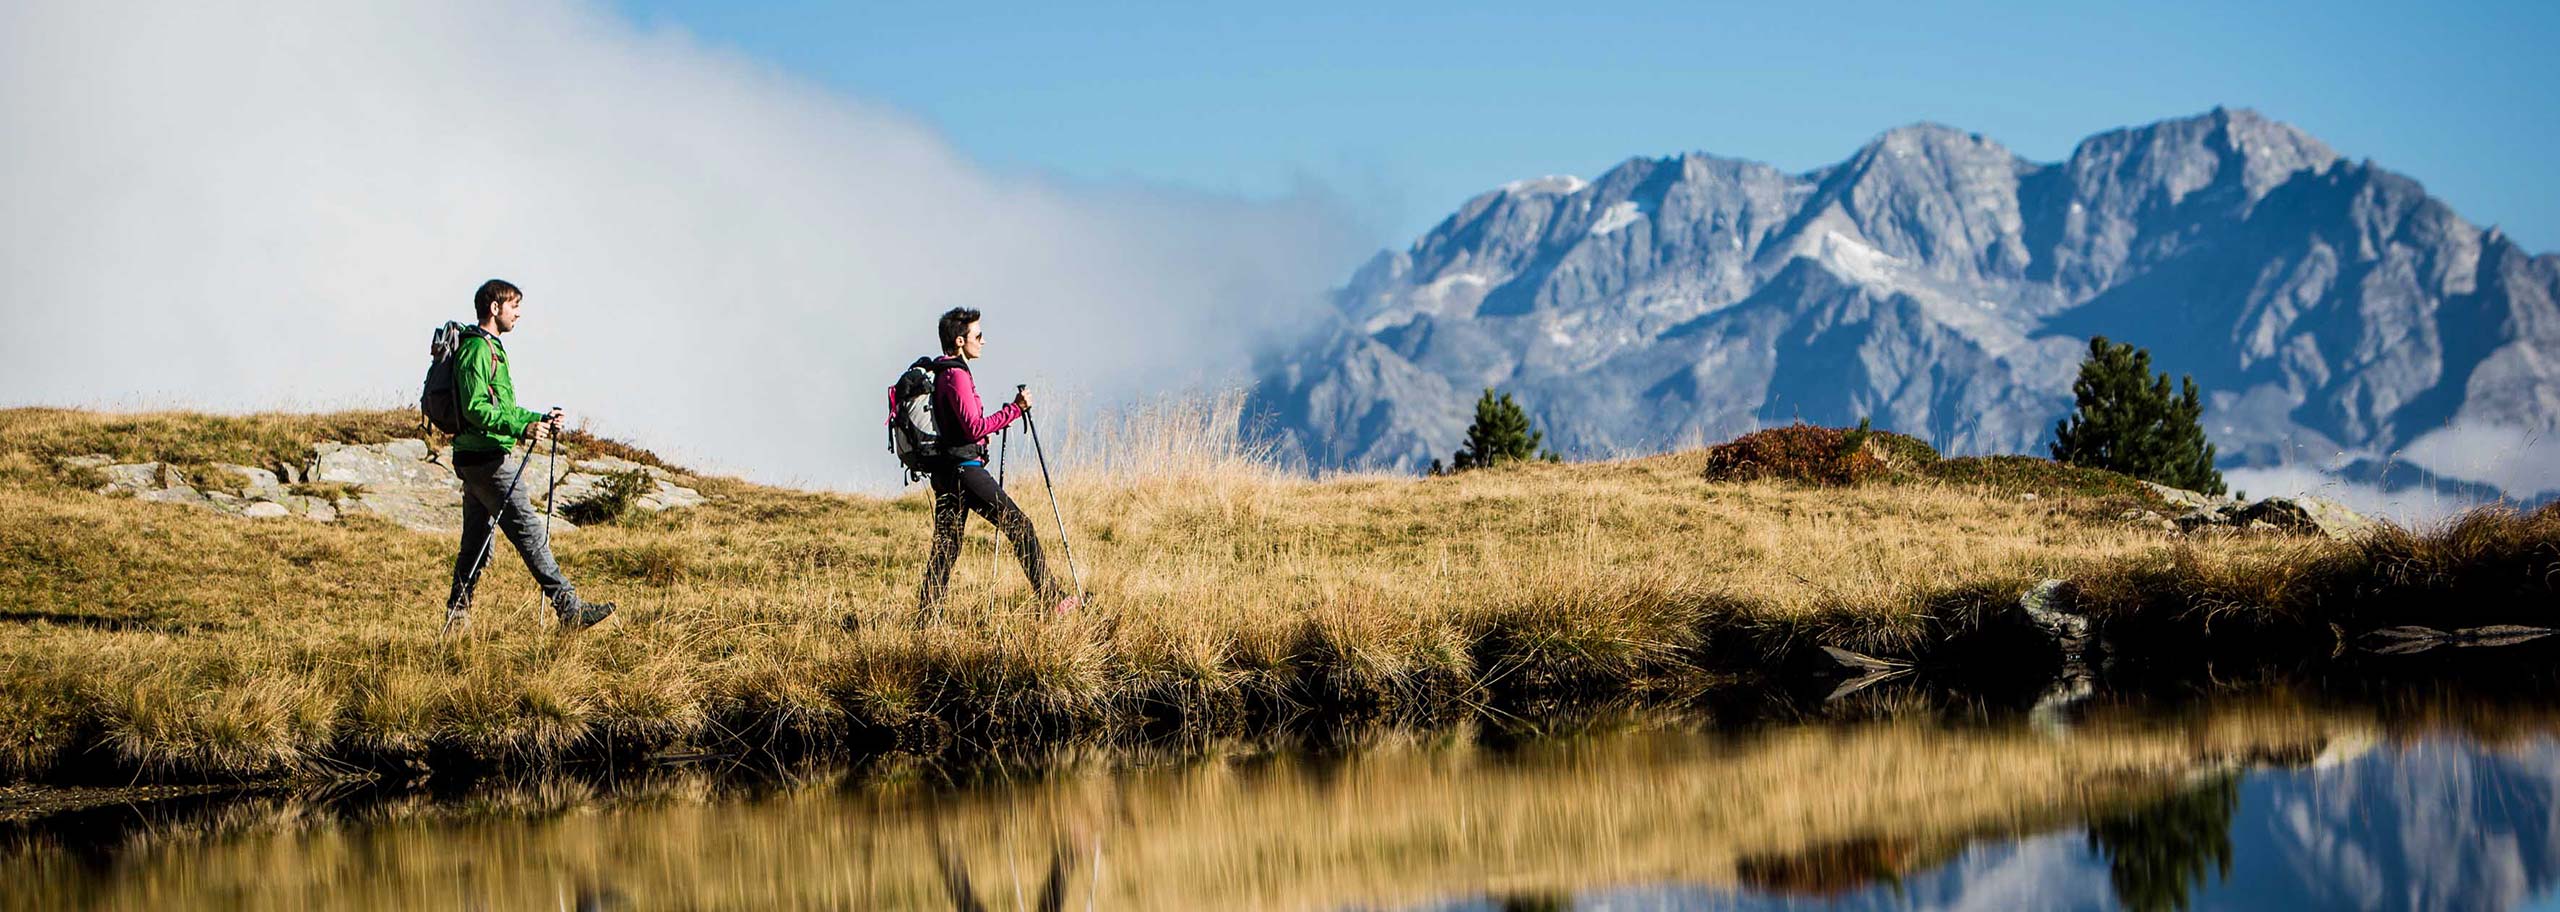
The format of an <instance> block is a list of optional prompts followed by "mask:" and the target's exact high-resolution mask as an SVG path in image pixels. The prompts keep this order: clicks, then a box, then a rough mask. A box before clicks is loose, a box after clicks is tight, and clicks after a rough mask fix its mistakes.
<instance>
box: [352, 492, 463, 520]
mask: <svg viewBox="0 0 2560 912" xmlns="http://www.w3.org/2000/svg"><path fill="white" fill-rule="evenodd" d="M351 506H352V507H353V509H350V507H351ZM338 512H339V513H341V514H345V513H350V512H355V513H371V514H373V515H376V516H380V517H382V518H384V519H387V520H390V521H391V522H392V523H393V524H395V525H398V526H400V527H401V528H404V529H410V530H413V531H418V532H460V531H462V489H461V488H460V487H459V486H456V487H453V488H443V487H429V486H418V485H406V486H385V487H382V488H373V487H370V486H368V487H367V488H366V489H365V491H364V493H362V494H358V495H356V496H355V497H354V498H353V499H352V500H347V501H340V502H339V504H338Z"/></svg>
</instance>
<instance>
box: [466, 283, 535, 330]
mask: <svg viewBox="0 0 2560 912" xmlns="http://www.w3.org/2000/svg"><path fill="white" fill-rule="evenodd" d="M523 299H524V290H523V289H520V288H517V287H516V286H515V283H513V282H509V281H507V280H505V279H490V280H489V281H486V282H482V283H480V290H479V291H476V292H473V293H472V294H471V309H472V310H473V311H475V312H476V313H477V314H478V316H479V317H480V319H483V320H486V319H489V312H490V311H493V310H496V309H497V308H498V302H500V301H506V300H519V301H520V300H523Z"/></svg>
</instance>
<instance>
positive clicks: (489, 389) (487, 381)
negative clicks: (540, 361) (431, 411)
mask: <svg viewBox="0 0 2560 912" xmlns="http://www.w3.org/2000/svg"><path fill="white" fill-rule="evenodd" d="M453 392H454V395H455V396H456V397H458V398H460V399H461V400H462V433H461V434H460V435H459V436H456V437H454V438H453V448H454V450H455V451H456V452H463V451H472V452H488V451H496V452H505V451H507V450H511V449H514V448H515V445H516V441H517V440H519V439H522V438H523V437H524V432H525V429H527V428H530V427H532V426H533V423H534V422H537V421H541V420H542V413H540V412H535V411H531V410H528V409H522V408H518V407H516V381H515V378H513V377H510V376H508V375H507V346H506V344H505V343H502V342H499V341H498V337H496V336H492V335H489V334H487V333H481V332H469V333H464V334H463V336H462V350H461V352H459V353H458V354H457V355H455V357H454V362H453Z"/></svg>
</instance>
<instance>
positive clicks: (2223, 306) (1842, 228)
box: [1252, 108, 2560, 471]
mask: <svg viewBox="0 0 2560 912" xmlns="http://www.w3.org/2000/svg"><path fill="white" fill-rule="evenodd" d="M2555 299H2560V255H2554V254H2548V253H2546V254H2534V253H2531V252H2528V251H2524V250H2523V249H2522V248H2520V247H2518V246H2516V245H2515V244H2514V243H2513V241H2512V240H2510V239H2508V238H2507V237H2506V236H2505V235H2504V234H2503V233H2502V232H2500V231H2498V230H2497V229H2496V228H2494V227H2491V228H2485V229H2484V228H2479V227H2475V226H2473V225H2471V224H2470V223H2469V222H2467V221H2465V220H2463V219H2462V218H2461V216H2460V215H2459V213H2456V212H2455V211H2454V210H2453V209H2452V207H2450V206H2448V205H2446V204H2444V203H2443V202H2442V201H2440V200H2437V199H2435V198H2434V197H2432V196H2429V195H2428V194H2427V193H2426V192H2425V189H2424V186H2423V185H2422V184H2420V183H2419V182H2418V181H2416V180H2415V179H2413V178H2410V177H2408V176H2405V175H2401V174H2397V173H2395V172H2391V171H2389V170H2387V169H2384V168H2382V167H2380V166H2379V165H2376V164H2374V163H2373V162H2371V161H2369V160H2351V159H2349V158H2347V157H2345V156H2343V155H2341V154H2339V153H2338V152H2337V151H2336V150H2334V149H2332V148H2330V147H2329V146H2328V145H2327V144H2326V143H2324V142H2322V141H2321V140H2319V139H2318V138H2317V137H2314V136H2311V135H2310V134H2308V133H2306V132H2304V131H2302V130H2300V129H2298V128H2295V127H2293V126H2291V125H2288V124H2285V123H2282V122H2281V121H2277V120H2274V119H2271V118H2268V117H2265V116H2264V115H2261V114H2258V113H2257V112H2255V111H2251V110H2248V109H2245V108H2239V109H2234V108H2216V109H2214V110H2212V111H2209V112H2206V113H2204V114H2200V115H2196V116H2193V117H2186V118H2178V119H2171V120H2163V121H2158V122H2155V123H2151V124H2145V125H2140V126H2132V127H2123V128H2117V129H2113V130H2108V131H2104V132H2101V133H2097V134H2094V135H2092V136H2089V137H2087V138H2085V139H2083V140H2081V141H2080V142H2079V143H2077V144H2076V145H2075V146H2074V148H2073V150H2072V153H2071V155H2070V156H2069V157H2068V158H2066V159H2064V160H2062V161H2058V162H2035V161H2031V160H2028V159H2026V158H2024V157H2021V156H2019V155H2017V154H2015V153H2014V152H2012V151H2010V150H2009V149H2007V148H2006V147H2005V146H2002V145H2001V144H1999V143H1998V142H1996V141H1994V140H1991V139H1989V138H1987V137H1985V136H1983V135H1982V134H1979V133H1971V132H1966V131H1963V130H1961V129H1958V128H1955V127H1950V126H1946V125H1942V124H1935V123H1927V122H1922V123H1915V124H1908V125H1904V126H1900V127H1895V128H1893V129H1890V130H1887V131H1885V132H1883V133H1880V134H1877V135H1876V136H1875V137H1874V138H1873V139H1871V140H1869V141H1868V142H1867V143H1865V144H1863V145H1861V146H1860V147H1858V149H1856V150H1855V151H1853V152H1852V153H1851V154H1850V155H1849V156H1848V157H1846V158H1844V159H1842V160H1841V161H1839V162H1835V163H1832V164H1829V165H1825V166H1822V167H1819V168H1814V169H1811V170H1808V171H1804V172H1798V173H1789V172H1786V171H1783V170H1780V169H1778V168H1775V167H1773V166H1770V165H1767V164H1765V163H1760V162H1754V161H1749V160H1746V159H1739V158H1731V157H1726V156H1720V155H1715V154H1711V153H1706V152H1688V153H1682V154H1678V155H1671V156H1664V157H1659V158H1647V157H1641V156H1639V157H1634V158H1629V159H1626V160H1624V161H1621V162H1619V163H1618V164H1617V165H1615V166H1613V167H1611V168H1610V169H1608V170H1607V171H1605V172H1603V173H1602V174H1600V175H1599V176H1597V177H1594V178H1592V179H1590V180H1588V181H1585V180H1582V179H1579V178H1561V177H1548V178H1540V179H1535V180H1527V181H1515V182H1512V183H1510V184H1507V185H1504V186H1502V187H1498V188H1495V189H1493V190H1489V191H1487V192H1485V193H1482V194H1478V195H1477V196H1475V197H1473V198H1471V199H1469V200H1467V201H1466V202H1465V203H1463V204H1461V205H1460V206H1459V207H1458V208H1457V209H1456V210H1455V211H1454V212H1452V213H1451V214H1450V216H1449V217H1448V218H1446V219H1444V220H1442V221H1441V222H1440V223H1439V224H1438V225H1436V226H1434V227H1433V228H1432V229H1431V230H1430V231H1428V232H1425V233H1424V234H1423V236H1421V237H1419V238H1417V239H1416V240H1415V241H1414V242H1413V243H1412V244H1411V245H1410V246H1408V247H1406V248H1405V249H1403V250H1389V251H1382V252H1380V253H1379V254H1378V255H1377V256H1376V257H1373V258H1372V259H1371V260H1370V261H1369V262H1368V263H1366V264H1364V265H1363V266H1362V267H1361V268H1360V269H1359V270H1358V271H1357V272H1355V273H1354V275H1353V276H1352V278H1351V280H1350V282H1349V283H1348V284H1346V285H1345V286H1343V287H1342V288H1341V289H1340V290H1339V292H1338V293H1337V294H1336V297H1335V302H1334V303H1335V308H1334V311H1333V313H1332V315H1331V318H1330V319H1329V321H1328V324H1329V325H1327V326H1325V327H1323V328H1322V329H1321V330H1320V331H1319V332H1318V333H1316V334H1315V335H1313V336H1312V337H1311V338H1310V339H1309V340H1307V341H1306V342H1305V343H1303V344H1301V345H1299V346H1298V347H1296V348H1295V349H1292V350H1288V351H1284V352H1280V353H1278V354H1276V355H1273V356H1270V357H1268V358H1266V359H1265V360H1264V361H1263V363H1261V364H1260V365H1258V370H1257V373H1258V375H1259V382H1258V383H1257V384H1256V387H1255V391H1254V394H1253V402H1252V406H1253V407H1254V408H1255V409H1256V411H1257V413H1259V414H1263V415H1266V416H1268V417H1269V418H1270V419H1271V420H1272V427H1273V428H1274V429H1275V431H1276V432H1277V435H1278V437H1279V442H1280V444H1281V445H1282V447H1283V448H1284V449H1287V450H1291V451H1294V452H1296V453H1298V454H1300V455H1302V456H1303V457H1305V458H1306V459H1307V460H1308V461H1309V462H1310V463H1311V464H1312V465H1314V466H1317V467H1321V468H1367V469H1392V470H1403V471H1412V470H1418V469H1419V468H1420V467H1422V466H1424V465H1427V464H1428V463H1429V461H1430V460H1431V459H1432V458H1433V457H1435V456H1445V455H1446V454H1445V452H1443V451H1445V450H1449V449H1451V448H1453V447H1454V446H1455V445H1456V443H1457V441H1458V439H1459V438H1460V437H1461V436H1463V431H1464V420H1465V407H1466V404H1467V402H1469V401H1472V397H1473V396H1474V394H1475V392H1476V391H1477V390H1478V389H1479V388H1481V387H1486V386H1493V387H1500V388H1502V389H1505V390H1507V391H1512V392H1516V393H1518V394H1520V397H1521V399H1522V400H1523V402H1524V404H1525V405H1527V406H1528V407H1529V408H1530V410H1531V412H1532V417H1533V418H1534V419H1535V420H1536V421H1537V423H1538V425H1539V426H1540V427H1542V428H1544V429H1546V431H1547V433H1548V439H1549V440H1550V441H1551V442H1552V443H1553V444H1554V445H1555V446H1557V447H1558V448H1559V449H1560V450H1561V451H1563V452H1566V453H1568V454H1571V455H1576V456H1581V457H1593V456H1607V455H1617V454H1627V453H1638V452H1651V451H1658V450H1661V449H1665V448H1668V447H1671V446H1675V445H1679V444H1682V443H1692V442H1699V441H1704V440H1713V439H1722V438H1725V437H1729V436H1732V435H1734V434H1736V433H1740V432H1742V431H1746V430H1749V429H1751V428H1752V427H1756V426H1760V425H1765V424H1771V423H1782V422H1786V421H1792V420H1799V419H1800V420H1807V421H1815V422H1819V423H1854V422H1856V421H1857V420H1858V419H1859V418H1861V417H1870V418H1873V419H1875V421H1876V423H1878V424H1879V425H1883V426H1889V427H1895V428H1898V429H1903V430H1907V431H1910V432H1912V433H1915V434H1918V435H1920V436H1923V437H1926V438H1928V439H1929V440H1930V442H1932V443H1933V444H1936V445H1938V446H1940V447H1941V448H1943V449H1946V450H1949V451H1950V452H1956V453H1985V452H2021V451H2027V452H2034V451H2038V447H2039V446H2040V444H2041V443H2042V442H2043V440H2044V439H2045V438H2046V437H2047V436H2049V434H2050V429H2051V427H2052V424H2053V422H2054V421H2056V420H2058V419H2059V418H2060V417H2061V415H2062V414H2063V413H2065V412H2067V411H2068V408H2069V404H2070V399H2069V395H2070V383H2071V379H2072V377H2073V376H2074V375H2075V374H2076V369H2077V365H2078V362H2079V359H2080V357H2081V355H2082V353H2083V352H2084V351H2085V350H2086V345H2087V342H2086V339H2087V337H2088V336H2090V335H2107V336H2110V337H2112V338H2118V339H2122V340H2125V341H2131V342H2135V343H2136V344H2141V345H2143V346H2145V347H2146V348H2149V349H2150V350H2151V351H2152V352H2153V355H2154V359H2155V363H2157V364H2159V365H2160V366H2161V367H2162V368H2164V369H2166V370H2169V371H2171V372H2172V373H2186V374H2194V375H2195V376H2196V378H2197V380H2198V382H2199V383H2200V384H2202V385H2203V386H2205V387H2206V389H2207V390H2208V391H2209V393H2210V394H2211V399H2212V401H2211V402H2210V404H2209V410H2208V431H2209V432H2212V434H2213V436H2214V438H2215V440H2216V442H2217V443H2220V444H2223V446H2224V452H2225V454H2226V458H2225V460H2224V462H2225V465H2226V466H2229V467H2249V466H2275V465H2297V464H2304V463H2316V464H2320V465H2329V464H2332V463H2335V464H2339V465H2343V464H2345V463H2348V462H2352V461H2353V460H2355V459H2357V458H2364V457H2372V456H2377V455H2385V454H2388V453H2390V452H2391V451H2392V450H2393V449H2395V448H2397V447H2399V446H2402V445H2405V444H2408V443H2409V442H2411V441H2412V440H2414V439H2417V438H2418V437H2420V436H2422V435H2424V434H2426V433H2428V432H2429V431H2431V430H2433V429H2436V428H2441V427H2444V426H2446V425H2448V424H2452V423H2455V422H2457V421H2472V422H2480V423H2487V424H2496V425H2502V426H2512V427H2519V428H2523V429H2525V430H2527V431H2530V432H2535V433H2544V432H2549V431H2552V430H2555V429H2560V308H2555V306H2554V300H2555Z"/></svg>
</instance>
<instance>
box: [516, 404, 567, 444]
mask: <svg viewBox="0 0 2560 912" xmlns="http://www.w3.org/2000/svg"><path fill="white" fill-rule="evenodd" d="M568 419H569V415H568V413H567V412H563V411H561V410H559V409H556V408H555V409H552V410H551V413H550V414H548V415H544V416H542V419H541V420H539V421H535V422H534V423H532V424H528V425H525V428H524V437H525V439H526V440H531V441H533V442H535V443H541V442H542V441H543V440H545V439H547V438H549V437H550V436H551V435H553V434H557V433H560V427H561V422H563V421H567V420H568Z"/></svg>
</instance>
